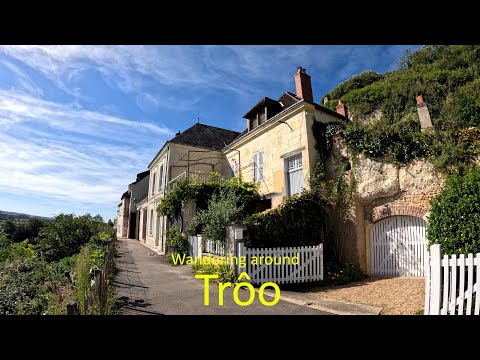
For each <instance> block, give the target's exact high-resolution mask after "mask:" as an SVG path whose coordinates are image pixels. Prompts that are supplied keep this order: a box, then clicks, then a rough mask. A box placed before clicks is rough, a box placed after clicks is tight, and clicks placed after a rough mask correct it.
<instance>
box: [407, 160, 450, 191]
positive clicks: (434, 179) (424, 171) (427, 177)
mask: <svg viewBox="0 0 480 360" xmlns="http://www.w3.org/2000/svg"><path fill="white" fill-rule="evenodd" d="M398 179H399V184H400V190H401V191H408V192H409V193H415V194H419V193H425V192H432V191H435V190H437V189H438V188H439V187H441V186H442V185H443V182H444V180H445V179H444V176H443V175H442V174H440V173H438V172H435V170H434V168H433V165H432V164H431V163H429V162H427V161H425V160H416V161H414V162H412V163H410V164H409V165H407V166H405V167H402V168H400V170H399V174H398Z"/></svg>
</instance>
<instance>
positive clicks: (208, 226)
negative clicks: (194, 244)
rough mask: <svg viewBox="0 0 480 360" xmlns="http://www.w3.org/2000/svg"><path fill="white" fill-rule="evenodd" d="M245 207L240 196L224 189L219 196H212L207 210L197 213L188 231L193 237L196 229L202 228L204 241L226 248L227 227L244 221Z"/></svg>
mask: <svg viewBox="0 0 480 360" xmlns="http://www.w3.org/2000/svg"><path fill="white" fill-rule="evenodd" d="M244 207H245V205H244V204H242V203H241V199H240V195H239V194H237V193H236V192H234V191H232V190H231V189H227V188H223V189H221V190H220V193H219V194H213V195H212V198H211V199H210V200H209V201H208V207H207V209H206V210H200V211H198V212H197V214H196V215H195V216H194V217H193V219H192V221H191V223H190V225H189V228H188V230H187V231H188V232H189V233H190V234H192V235H193V234H194V233H195V229H196V228H199V227H201V229H202V236H203V238H204V239H211V240H212V241H214V242H215V243H218V244H221V245H222V246H225V239H226V236H225V234H226V229H227V226H229V225H231V224H232V223H235V222H239V221H240V220H242V219H243V215H244V211H243V209H244Z"/></svg>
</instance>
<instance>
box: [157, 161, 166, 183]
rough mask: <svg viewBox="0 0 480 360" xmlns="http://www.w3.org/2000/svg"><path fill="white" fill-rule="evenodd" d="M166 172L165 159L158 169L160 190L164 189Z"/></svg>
mask: <svg viewBox="0 0 480 360" xmlns="http://www.w3.org/2000/svg"><path fill="white" fill-rule="evenodd" d="M164 172H165V169H164V166H163V159H162V162H161V163H160V167H159V169H158V191H162V189H163V173H164Z"/></svg>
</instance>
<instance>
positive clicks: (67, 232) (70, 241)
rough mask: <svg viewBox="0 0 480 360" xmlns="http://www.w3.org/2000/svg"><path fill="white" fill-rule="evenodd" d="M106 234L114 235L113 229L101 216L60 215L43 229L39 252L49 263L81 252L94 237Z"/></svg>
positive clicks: (38, 247) (37, 241)
mask: <svg viewBox="0 0 480 360" xmlns="http://www.w3.org/2000/svg"><path fill="white" fill-rule="evenodd" d="M101 232H105V233H106V234H109V235H113V233H112V229H111V228H109V227H108V225H107V224H106V223H104V222H103V219H102V217H101V216H99V215H97V216H94V217H92V216H91V215H89V214H86V215H82V216H75V215H73V214H60V215H57V216H56V217H55V219H54V220H53V221H50V222H48V223H47V224H46V225H45V226H44V227H42V228H41V230H40V232H39V235H38V238H37V240H36V243H37V250H38V251H39V253H40V254H41V255H42V256H43V257H44V258H45V260H47V261H49V262H53V261H58V260H60V259H63V258H64V257H68V256H72V255H73V254H76V253H78V252H80V248H81V247H82V246H84V245H85V244H87V243H88V242H89V241H90V239H91V238H92V236H96V235H97V234H99V233H101Z"/></svg>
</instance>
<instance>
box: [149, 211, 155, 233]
mask: <svg viewBox="0 0 480 360" xmlns="http://www.w3.org/2000/svg"><path fill="white" fill-rule="evenodd" d="M154 221H155V219H154V218H153V209H150V235H152V233H153V223H154Z"/></svg>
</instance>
